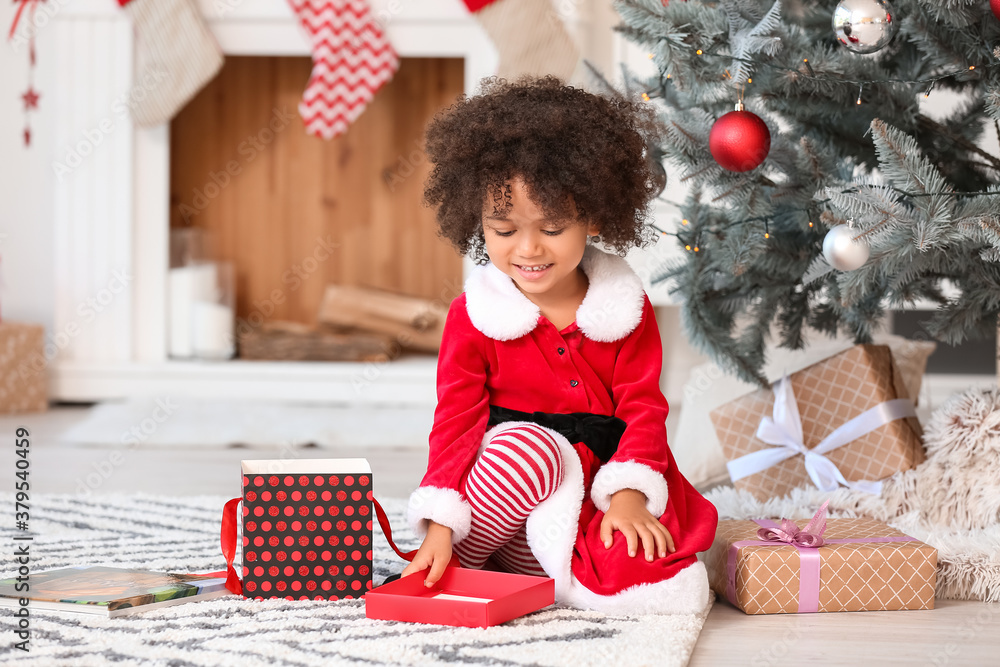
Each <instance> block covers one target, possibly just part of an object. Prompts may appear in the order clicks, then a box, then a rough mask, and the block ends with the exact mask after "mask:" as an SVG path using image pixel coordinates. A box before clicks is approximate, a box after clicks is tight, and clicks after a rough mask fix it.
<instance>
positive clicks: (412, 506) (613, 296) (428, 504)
mask: <svg viewBox="0 0 1000 667" xmlns="http://www.w3.org/2000/svg"><path fill="white" fill-rule="evenodd" d="M581 267H582V268H583V271H584V272H585V273H586V274H587V278H588V279H589V287H588V289H587V294H586V296H585V297H584V300H583V302H582V303H581V305H580V307H579V309H578V310H577V313H576V321H575V322H574V323H573V324H571V325H569V326H568V327H566V328H565V329H563V330H561V331H560V330H558V329H556V327H555V326H554V325H553V324H552V323H551V322H549V321H548V320H547V319H546V318H545V317H543V316H542V315H541V314H540V312H539V309H538V306H536V305H535V304H533V303H532V302H531V301H529V300H528V298H527V297H525V296H524V295H523V294H522V293H521V292H520V291H519V290H518V289H517V287H516V285H515V284H514V282H513V280H511V278H510V277H509V276H507V275H505V274H504V273H503V272H501V271H500V270H499V269H497V268H496V267H494V266H493V265H492V264H486V265H485V266H480V267H477V268H476V269H474V270H473V273H472V274H471V275H470V277H469V279H468V281H467V282H466V286H465V293H464V294H463V295H461V296H460V297H458V298H457V299H455V300H454V301H453V302H452V304H451V310H450V311H449V314H448V320H447V324H446V326H445V332H444V339H443V341H442V345H441V352H440V356H439V359H438V369H437V393H438V405H437V409H436V411H435V414H434V426H433V428H432V430H431V434H430V453H429V459H428V467H427V473H426V474H425V476H424V478H423V480H422V482H421V484H420V487H419V488H418V489H416V490H415V491H414V492H413V494H412V495H411V496H410V502H409V507H408V512H407V514H408V520H409V523H410V525H411V526H412V527H413V529H414V531H415V532H416V533H417V534H418V535H419V536H421V537H423V536H424V535H426V532H427V521H428V520H432V521H434V522H436V523H440V524H442V525H445V526H448V527H449V528H451V529H452V531H453V536H452V540H453V542H454V543H458V542H460V541H461V540H462V539H464V538H465V537H466V536H467V535H468V534H469V531H470V528H471V521H472V511H471V507H470V505H469V503H468V502H467V501H466V500H465V498H464V497H463V496H462V494H461V492H460V491H459V489H460V488H461V485H462V482H463V480H464V479H465V478H466V477H467V476H468V474H469V471H470V469H471V468H472V465H473V463H474V462H475V460H476V458H477V457H478V455H479V454H480V452H481V451H482V449H483V448H484V447H485V445H486V444H487V443H488V442H489V439H490V438H491V437H492V436H493V435H494V434H495V433H497V432H498V431H499V430H501V429H505V428H509V427H511V426H514V425H517V424H519V423H523V422H508V423H502V424H499V425H497V426H495V427H493V428H492V429H489V432H488V431H487V424H488V419H489V406H490V405H495V406H501V407H504V408H508V409H511V410H518V411H523V412H529V413H530V412H535V411H540V412H548V413H573V412H589V413H593V414H600V415H613V416H615V417H618V418H620V419H622V420H624V422H625V424H626V426H625V431H624V434H623V435H622V437H621V440H620V442H619V445H618V449H617V452H616V453H615V454H614V455H613V456H612V457H611V459H610V460H609V461H607V462H606V463H603V464H602V462H601V460H600V459H599V458H598V457H597V456H596V455H595V454H594V453H593V452H591V450H590V449H589V448H588V447H587V446H586V445H584V444H582V443H579V442H575V443H574V442H569V441H568V440H567V439H566V437H564V436H563V435H560V434H559V433H557V432H555V431H552V430H549V432H550V433H552V435H553V437H554V438H555V439H556V441H557V442H558V443H559V446H560V449H561V452H562V459H563V478H562V481H561V482H560V484H559V487H558V488H557V489H556V490H555V492H554V493H553V494H552V495H551V496H550V497H549V498H547V499H546V500H544V501H542V503H541V504H539V505H538V506H537V507H536V508H535V509H534V510H532V512H531V513H530V514H529V516H528V520H527V524H526V527H525V530H526V536H527V542H528V545H529V547H530V548H531V551H532V554H533V555H534V556H535V558H536V559H537V560H538V562H539V564H540V565H541V566H542V567H543V568H544V569H545V571H546V572H547V573H548V575H549V576H550V577H552V578H553V579H555V585H556V600H557V601H558V602H561V603H564V604H569V605H572V606H575V607H580V608H584V609H595V610H599V611H604V612H606V613H612V614H635V613H695V612H698V611H701V610H702V609H704V607H705V605H706V604H707V601H708V596H709V592H708V579H707V576H706V573H705V568H704V565H702V563H701V562H699V561H698V560H697V558H696V554H697V553H698V552H699V551H704V550H706V549H708V548H709V547H710V546H711V544H712V539H713V537H714V535H715V529H716V524H717V522H718V515H717V512H716V510H715V507H714V506H713V505H712V504H711V503H709V502H708V501H707V500H706V499H705V498H704V497H702V495H701V494H699V493H698V492H697V491H696V490H695V489H694V487H692V486H691V484H690V483H689V482H688V481H687V480H686V479H685V478H684V476H683V475H681V473H680V472H679V471H678V470H677V466H676V465H675V463H674V459H673V455H672V454H671V452H670V448H669V447H668V446H667V435H666V426H665V421H666V417H667V410H668V407H667V402H666V399H665V398H664V397H663V394H662V392H661V391H660V384H659V380H660V369H661V364H662V348H661V342H660V335H659V331H658V329H657V326H656V320H655V319H654V315H653V308H652V305H651V304H650V302H649V299H648V298H647V297H646V294H645V292H644V291H643V288H642V282H641V281H640V280H639V277H638V276H637V275H636V274H635V272H633V271H632V269H631V268H630V267H629V266H628V264H627V263H626V262H625V260H623V259H622V258H620V257H617V256H615V255H611V254H608V253H605V252H602V251H600V250H598V249H596V248H594V247H588V248H587V250H586V252H585V254H584V258H583V262H582V263H581ZM622 489H637V490H639V491H641V492H642V493H643V494H645V496H646V507H647V509H649V511H650V512H651V513H652V514H653V515H654V516H656V517H659V519H660V522H661V523H662V524H663V525H664V526H666V528H667V530H669V531H670V534H671V536H672V537H673V539H674V544H675V546H676V551H675V552H674V553H669V552H668V554H667V556H666V557H665V558H656V559H655V560H654V561H653V562H652V563H650V562H647V561H646V560H645V558H644V556H643V555H642V550H641V549H640V551H639V553H638V555H636V556H635V557H630V556H629V555H628V547H627V544H626V540H625V537H624V535H622V534H621V533H620V532H618V531H615V533H614V542H613V544H612V546H611V548H610V549H606V548H605V547H604V544H603V543H602V541H601V539H600V526H601V519H602V518H603V516H604V512H605V511H606V510H607V509H608V507H609V506H610V499H611V496H612V494H614V493H616V492H617V491H620V490H622Z"/></svg>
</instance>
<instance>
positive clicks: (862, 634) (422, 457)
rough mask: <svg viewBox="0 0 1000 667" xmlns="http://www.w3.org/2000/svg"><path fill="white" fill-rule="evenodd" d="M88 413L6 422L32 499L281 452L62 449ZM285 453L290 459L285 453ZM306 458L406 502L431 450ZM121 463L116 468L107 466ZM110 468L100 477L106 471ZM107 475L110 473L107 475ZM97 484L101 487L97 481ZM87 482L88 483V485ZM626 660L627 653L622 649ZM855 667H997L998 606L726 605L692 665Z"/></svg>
mask: <svg viewBox="0 0 1000 667" xmlns="http://www.w3.org/2000/svg"><path fill="white" fill-rule="evenodd" d="M84 414H85V410H84V409H82V408H69V407H61V408H57V409H54V410H51V411H49V412H48V413H45V414H42V415H30V416H21V417H0V434H2V435H0V437H2V441H4V442H8V443H11V442H12V441H13V436H14V431H15V429H16V427H17V426H19V425H25V426H28V427H29V428H30V429H31V432H32V444H31V459H30V460H31V479H32V491H33V492H34V493H94V494H101V493H131V492H139V491H142V492H145V493H153V494H167V495H170V494H176V495H200V494H213V495H215V494H218V495H226V494H230V495H233V496H235V495H238V494H239V479H238V476H237V473H236V471H237V470H238V469H239V461H240V460H241V459H246V458H271V457H276V456H279V455H281V454H282V452H279V451H278V450H277V449H273V450H268V449H264V448H254V449H247V448H225V449H222V448H212V449H195V448H185V449H144V448H136V449H128V450H125V451H120V452H119V453H120V456H121V458H120V460H119V458H118V457H112V456H111V455H112V454H113V453H114V452H115V450H114V449H113V448H110V447H81V446H70V445H66V444H61V443H60V442H59V434H60V433H61V432H62V431H63V430H64V429H66V428H68V427H69V426H70V425H72V424H74V423H76V422H77V421H78V420H79V419H81V418H82V416H83V415H84ZM286 454H287V453H286ZM295 455H296V456H301V457H302V458H327V457H357V456H364V457H366V458H367V459H368V460H369V462H370V463H371V466H372V470H373V479H374V481H375V491H376V494H378V495H381V496H383V497H405V496H406V495H408V494H409V492H410V491H411V490H412V489H413V488H415V487H416V485H417V484H418V483H419V481H420V478H421V476H422V474H423V471H424V466H425V464H426V454H425V452H424V451H422V450H420V449H416V448H407V449H382V448H380V449H378V450H371V451H368V452H358V451H348V450H346V449H344V450H333V449H326V448H324V449H315V448H313V449H305V450H301V451H298V452H296V453H295ZM111 461H116V462H117V463H116V464H114V465H112V466H111V467H110V468H109V463H110V462H111ZM0 466H2V468H0V471H2V470H6V471H8V472H7V473H3V472H0V478H2V479H3V482H2V483H0V490H5V491H10V490H11V489H12V488H13V479H14V475H13V471H14V452H13V448H12V447H9V446H8V447H3V448H2V454H0ZM102 471H103V472H102ZM104 473H107V474H106V475H105V474H104ZM95 474H96V475H97V476H98V477H99V478H100V482H99V483H98V484H94V482H95V481H97V479H98V477H95V476H94V475H95ZM88 477H89V480H90V484H88V482H87V480H88ZM622 655H623V662H625V661H626V660H627V659H626V657H625V656H627V647H623V654H622ZM802 664H810V665H815V666H824V667H826V666H836V665H844V666H850V667H857V666H863V665H887V664H888V665H908V666H910V665H912V666H922V665H927V666H928V667H941V666H944V665H948V666H957V665H968V666H970V667H971V666H975V667H990V666H998V667H1000V604H992V605H990V604H984V603H979V602H969V601H957V600H939V601H938V602H937V608H936V609H934V610H929V611H905V612H858V613H847V614H789V615H774V616H746V615H745V614H743V613H742V612H740V611H738V610H736V609H734V608H733V607H730V606H729V605H728V604H727V603H725V602H723V601H720V602H717V603H716V604H715V606H714V607H713V609H712V612H711V614H710V615H709V618H708V621H707V623H706V624H705V627H704V629H703V630H702V633H701V637H700V638H699V641H698V645H697V647H696V648H695V652H694V655H693V657H692V659H691V662H690V665H691V667H707V666H710V665H711V666H715V665H725V666H728V665H748V666H750V667H772V666H778V665H802Z"/></svg>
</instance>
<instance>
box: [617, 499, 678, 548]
mask: <svg viewBox="0 0 1000 667" xmlns="http://www.w3.org/2000/svg"><path fill="white" fill-rule="evenodd" d="M616 529H617V530H619V531H621V533H622V534H623V535H624V536H625V539H626V540H627V541H628V555H629V556H635V554H636V551H637V547H638V542H639V540H640V539H641V540H642V546H643V550H644V551H645V552H646V560H647V561H649V562H652V561H653V554H654V552H655V553H657V554H659V556H660V558H665V557H666V555H667V551H668V550H669V551H670V552H671V553H673V552H674V551H675V550H676V549H675V548H674V538H673V537H671V535H670V531H668V530H667V529H666V527H665V526H664V525H663V524H662V523H660V521H659V520H658V519H657V518H656V517H655V516H653V515H652V514H650V512H649V510H647V509H646V496H645V495H644V494H643V493H642V492H641V491H636V490H635V489H622V490H621V491H619V492H617V493H615V494H614V495H613V496H611V506H610V507H609V508H608V511H607V512H605V514H604V519H603V520H602V521H601V541H602V542H604V548H605V549H610V548H611V543H612V541H613V534H614V531H615V530H616Z"/></svg>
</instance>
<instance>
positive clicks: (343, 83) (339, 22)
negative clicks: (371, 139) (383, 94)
mask: <svg viewBox="0 0 1000 667" xmlns="http://www.w3.org/2000/svg"><path fill="white" fill-rule="evenodd" d="M288 4H289V5H291V7H292V9H293V10H294V11H295V14H296V15H297V16H298V17H299V21H301V23H302V26H303V27H304V28H305V29H306V32H307V33H308V34H309V39H310V40H311V42H312V52H313V71H312V76H311V77H310V79H309V85H308V86H307V88H306V92H305V95H304V96H303V97H302V101H301V102H300V103H299V114H300V115H301V116H302V120H304V121H305V124H306V131H307V132H309V134H314V135H317V136H320V137H323V138H324V139H332V138H334V137H336V136H337V135H339V134H343V133H344V132H345V131H346V130H347V126H348V125H350V124H351V123H352V122H353V121H354V119H355V118H357V117H358V116H360V115H361V112H363V111H364V110H365V106H367V104H368V102H370V101H371V99H372V97H374V96H375V91H377V90H378V89H379V88H381V87H382V84H384V83H385V82H387V81H389V80H390V79H391V78H392V76H393V74H395V73H396V70H397V69H399V58H398V57H397V56H396V51H395V50H394V49H393V48H392V45H391V44H389V41H388V40H387V39H386V38H385V35H384V34H383V33H382V29H381V28H380V27H379V25H378V23H376V22H375V19H374V17H373V16H372V13H371V10H370V8H369V7H368V3H367V2H366V0H288Z"/></svg>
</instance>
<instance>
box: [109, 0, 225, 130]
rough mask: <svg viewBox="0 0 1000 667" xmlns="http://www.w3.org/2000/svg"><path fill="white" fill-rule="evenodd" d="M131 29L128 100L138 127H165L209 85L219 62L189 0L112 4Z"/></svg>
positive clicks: (219, 55) (212, 39) (218, 52)
mask: <svg viewBox="0 0 1000 667" xmlns="http://www.w3.org/2000/svg"><path fill="white" fill-rule="evenodd" d="M118 3H119V4H120V5H122V6H123V7H124V8H125V11H126V12H128V13H129V15H130V16H131V17H132V21H133V23H134V25H135V67H134V69H133V71H134V74H133V76H132V91H131V95H130V97H129V99H130V101H131V107H132V119H133V120H134V121H135V123H136V125H139V126H141V127H152V126H154V125H159V124H161V123H166V122H167V121H169V120H170V119H171V118H173V117H174V116H175V115H176V114H177V112H178V111H180V110H181V109H182V108H183V107H184V105H185V104H187V103H188V102H189V101H190V100H191V98H192V97H194V96H195V95H196V94H197V93H198V91H199V90H201V89H202V88H203V87H204V86H205V84H207V83H208V82H209V81H211V80H212V79H213V78H214V77H215V75H216V74H218V72H219V69H221V68H222V63H223V56H222V50H221V49H220V48H219V45H218V43H217V42H216V41H215V37H213V36H212V33H211V32H210V31H209V29H208V26H207V25H205V19H204V18H203V17H202V16H201V13H200V12H199V10H198V7H197V5H196V3H195V0H118Z"/></svg>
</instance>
